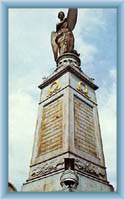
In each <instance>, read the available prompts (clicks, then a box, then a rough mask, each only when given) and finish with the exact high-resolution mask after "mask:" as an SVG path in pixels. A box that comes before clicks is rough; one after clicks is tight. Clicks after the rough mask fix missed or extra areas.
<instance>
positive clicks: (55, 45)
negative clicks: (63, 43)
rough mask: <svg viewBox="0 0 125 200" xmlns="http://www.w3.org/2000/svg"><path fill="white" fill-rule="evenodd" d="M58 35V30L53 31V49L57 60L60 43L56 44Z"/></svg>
mask: <svg viewBox="0 0 125 200" xmlns="http://www.w3.org/2000/svg"><path fill="white" fill-rule="evenodd" d="M56 36H57V33H56V32H54V31H53V32H51V46H52V49H53V54H54V58H55V60H56V59H57V56H58V45H57V44H56V41H55V40H56Z"/></svg>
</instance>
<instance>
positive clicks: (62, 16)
mask: <svg viewBox="0 0 125 200" xmlns="http://www.w3.org/2000/svg"><path fill="white" fill-rule="evenodd" d="M64 17H65V14H64V12H63V11H60V12H59V13H58V18H59V19H60V20H61V21H62V20H63V19H64Z"/></svg>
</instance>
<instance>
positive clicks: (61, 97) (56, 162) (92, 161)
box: [22, 53, 113, 192]
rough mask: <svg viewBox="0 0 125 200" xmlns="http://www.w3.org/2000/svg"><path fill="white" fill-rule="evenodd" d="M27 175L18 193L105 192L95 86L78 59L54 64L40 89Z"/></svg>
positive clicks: (71, 57) (107, 186) (63, 58)
mask: <svg viewBox="0 0 125 200" xmlns="http://www.w3.org/2000/svg"><path fill="white" fill-rule="evenodd" d="M39 88H40V89H41V95H40V101H39V111H38V118H37V125H36V131H35V138H34V146H33V154H32V160H31V165H30V172H29V177H28V179H27V181H26V183H24V184H23V186H22V191H35V192H36V191H38V192H48V191H54V192H55V191H62V192H64V191H65V192H70V191H74V192H76V191H77V192H81V191H84V192H93V191H96V192H109V191H113V187H112V186H111V185H110V184H109V182H108V181H107V175H106V167H105V161H104V154H103V147H102V139H101V132H100V125H99V118H98V109H97V101H96V94H95V90H96V89H98V86H97V85H95V84H94V83H93V81H92V79H90V78H89V77H88V76H87V75H85V74H84V73H83V72H82V70H81V68H80V59H79V57H78V56H77V55H75V54H71V53H67V54H64V55H63V56H61V57H59V58H58V60H57V68H56V70H55V72H54V73H53V74H52V75H51V76H50V77H48V78H47V79H46V80H45V81H44V82H43V83H42V84H41V85H39Z"/></svg>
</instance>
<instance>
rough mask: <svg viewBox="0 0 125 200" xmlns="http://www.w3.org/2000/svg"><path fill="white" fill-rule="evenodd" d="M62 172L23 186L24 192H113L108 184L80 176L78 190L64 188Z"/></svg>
mask: <svg viewBox="0 0 125 200" xmlns="http://www.w3.org/2000/svg"><path fill="white" fill-rule="evenodd" d="M61 175H62V172H60V173H58V174H53V175H51V176H49V177H47V176H46V177H45V178H41V179H37V180H32V181H30V182H27V183H25V184H23V186H22V192H113V191H114V189H113V187H112V186H111V185H110V184H108V183H105V184H104V183H102V182H99V181H97V180H94V179H90V177H89V178H88V177H86V176H81V175H80V174H78V176H79V184H78V186H77V188H76V189H71V188H68V187H67V188H64V189H63V188H62V187H61V185H60V177H61Z"/></svg>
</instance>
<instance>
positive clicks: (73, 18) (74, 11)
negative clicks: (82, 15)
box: [67, 8, 78, 31]
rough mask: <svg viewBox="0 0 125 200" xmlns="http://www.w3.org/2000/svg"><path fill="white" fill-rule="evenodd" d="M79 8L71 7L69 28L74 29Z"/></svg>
mask: <svg viewBox="0 0 125 200" xmlns="http://www.w3.org/2000/svg"><path fill="white" fill-rule="evenodd" d="M77 12H78V11H77V8H69V10H68V14H67V24H68V28H69V29H70V30H71V31H72V30H73V29H74V27H75V25H76V21H77Z"/></svg>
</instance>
